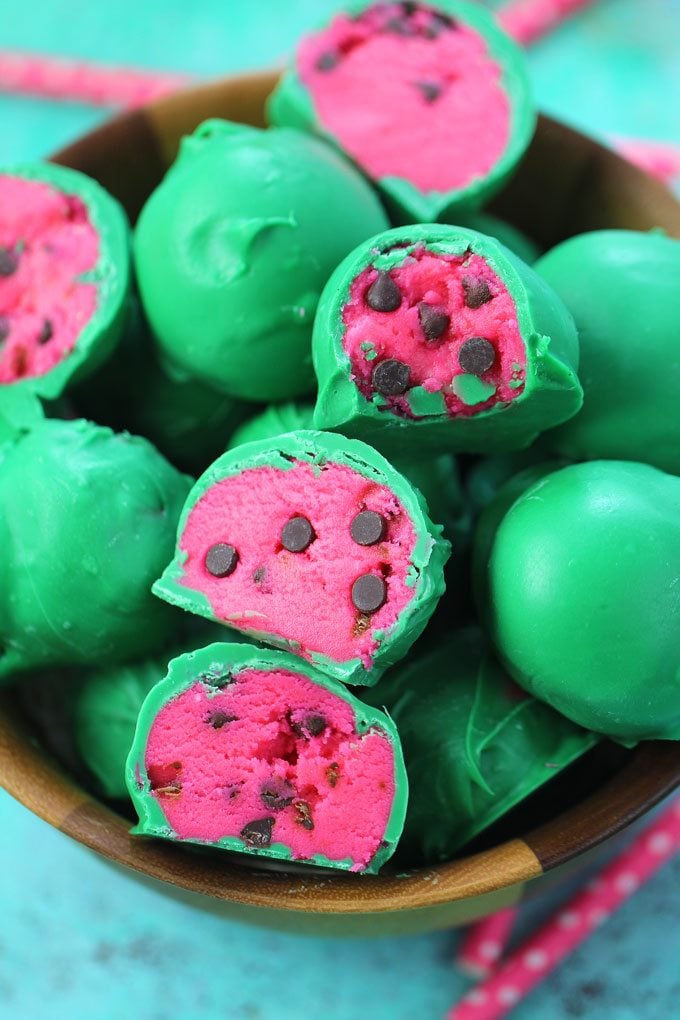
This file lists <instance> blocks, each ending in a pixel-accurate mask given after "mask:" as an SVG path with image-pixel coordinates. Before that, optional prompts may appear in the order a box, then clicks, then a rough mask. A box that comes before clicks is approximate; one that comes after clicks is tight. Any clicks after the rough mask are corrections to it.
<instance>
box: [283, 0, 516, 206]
mask: <svg viewBox="0 0 680 1020" xmlns="http://www.w3.org/2000/svg"><path fill="white" fill-rule="evenodd" d="M298 69H299V74H300V78H301V80H302V82H303V83H304V85H305V86H306V88H307V89H308V91H309V93H310V95H311V97H312V101H313V104H314V107H315V110H316V114H317V116H318V119H319V121H320V123H321V124H322V125H323V128H324V130H325V131H327V132H328V133H329V134H331V135H333V136H334V137H335V138H336V139H337V140H338V142H339V143H340V144H341V145H342V147H343V148H344V149H345V151H346V152H348V153H349V154H350V155H351V156H352V157H353V158H354V159H355V160H356V162H357V163H358V164H359V165H360V166H361V167H363V169H364V170H365V171H366V172H367V173H368V174H369V175H370V176H371V177H373V178H376V179H380V178H382V177H401V178H404V179H406V180H408V181H411V182H412V183H413V184H414V185H415V186H416V187H417V188H419V189H420V190H421V191H424V192H428V191H438V192H447V191H451V190H453V189H456V188H463V187H465V186H466V185H468V184H470V183H471V182H472V181H474V180H475V179H476V178H479V177H483V176H485V175H486V174H488V172H489V171H490V170H491V169H492V167H493V166H494V164H495V163H497V162H498V160H499V159H500V157H501V156H502V155H503V153H504V151H505V149H506V148H507V145H508V140H509V137H510V103H509V101H508V97H507V95H506V93H505V91H504V89H503V87H502V85H501V68H500V66H499V65H498V64H497V63H496V62H495V61H494V60H492V59H491V57H490V55H489V52H488V49H487V45H486V42H485V40H484V38H483V37H482V36H481V35H479V34H478V33H477V32H475V31H474V30H473V29H471V28H469V27H467V26H466V25H464V24H462V23H461V22H454V19H452V18H448V17H447V16H446V15H445V14H443V13H439V12H436V11H434V10H433V9H432V8H429V7H427V6H426V5H424V4H399V3H394V4H391V3H387V4H376V5H375V6H373V7H370V8H369V9H368V10H366V11H364V12H363V13H362V14H360V15H359V16H358V17H356V18H351V17H350V16H349V15H347V14H338V15H337V17H335V18H334V19H333V21H332V22H331V24H330V26H329V27H328V28H327V29H325V30H324V31H323V32H319V33H318V34H316V35H312V36H308V37H307V38H306V39H305V40H303V42H302V43H301V45H300V49H299V53H298Z"/></svg>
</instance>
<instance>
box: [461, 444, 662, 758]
mask: <svg viewBox="0 0 680 1020" xmlns="http://www.w3.org/2000/svg"><path fill="white" fill-rule="evenodd" d="M529 470H530V471H531V470H537V469H529ZM519 478H520V479H521V476H519ZM510 485H511V486H512V485H517V486H518V488H520V489H521V490H522V489H523V491H521V494H520V495H519V496H518V497H517V498H516V499H515V500H514V501H513V500H512V498H511V496H509V495H508V491H507V487H506V490H502V491H501V493H500V494H499V496H498V497H497V501H496V503H492V504H491V505H490V506H489V507H488V508H487V510H486V512H485V514H484V515H483V516H482V518H481V521H480V525H479V528H478V535H477V537H476V542H477V546H478V548H477V555H476V558H475V559H476V566H475V570H476V575H477V576H476V581H477V590H478V593H479V600H480V610H481V612H482V615H483V618H484V619H485V621H486V624H487V627H488V631H489V633H490V635H491V637H492V638H493V641H494V643H495V645H496V647H497V649H498V651H499V653H500V655H501V657H502V659H503V661H504V662H505V663H506V665H507V667H508V669H509V671H510V672H511V674H512V675H513V677H514V678H515V679H516V680H517V682H518V683H520V684H521V685H522V686H523V687H525V688H526V689H527V690H528V691H530V692H531V693H532V694H534V695H535V696H536V697H537V698H541V699H542V700H543V701H547V702H548V703H549V704H550V705H552V706H553V707H554V708H556V709H558V711H560V712H562V713H564V715H566V716H568V717H569V718H570V719H573V720H574V722H576V723H579V724H580V725H582V726H587V727H588V728H589V729H592V730H595V731H596V732H598V733H603V734H605V735H607V736H610V737H613V738H614V739H616V740H618V741H620V742H621V743H624V744H631V743H635V742H636V741H638V740H646V739H680V597H679V594H680V478H675V477H673V476H672V475H667V474H664V473H663V472H661V471H658V470H656V469H655V468H652V467H648V466H647V465H645V464H634V463H629V462H626V461H591V462H589V463H585V464H575V465H571V466H570V467H565V468H562V469H561V470H559V471H555V472H553V473H551V474H548V475H547V476H544V477H543V478H539V479H538V480H537V481H533V484H530V485H529V486H528V487H526V486H525V485H523V484H518V480H517V479H515V480H513V482H511V483H510ZM499 503H500V504H501V506H500V509H499V505H498V504H499ZM508 504H509V508H508ZM504 510H505V512H503V511H504Z"/></svg>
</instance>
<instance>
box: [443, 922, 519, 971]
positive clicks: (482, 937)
mask: <svg viewBox="0 0 680 1020" xmlns="http://www.w3.org/2000/svg"><path fill="white" fill-rule="evenodd" d="M516 917H517V907H506V908H505V910H499V911H498V912H497V913H495V914H491V915H490V916H489V917H483V918H482V919H481V921H477V922H476V923H475V924H472V925H470V927H469V928H468V929H467V931H466V932H465V935H464V937H463V941H462V943H461V946H460V949H459V951H458V955H457V956H456V966H457V967H458V969H459V970H462V971H463V973H464V974H467V975H468V976H469V977H472V978H476V979H477V980H479V979H480V978H485V977H488V975H489V974H491V972H492V971H493V970H494V969H495V967H496V964H497V963H498V961H499V960H500V958H501V956H502V955H503V953H504V952H505V947H506V946H507V944H508V941H509V939H510V934H511V932H512V928H513V925H514V923H515V918H516Z"/></svg>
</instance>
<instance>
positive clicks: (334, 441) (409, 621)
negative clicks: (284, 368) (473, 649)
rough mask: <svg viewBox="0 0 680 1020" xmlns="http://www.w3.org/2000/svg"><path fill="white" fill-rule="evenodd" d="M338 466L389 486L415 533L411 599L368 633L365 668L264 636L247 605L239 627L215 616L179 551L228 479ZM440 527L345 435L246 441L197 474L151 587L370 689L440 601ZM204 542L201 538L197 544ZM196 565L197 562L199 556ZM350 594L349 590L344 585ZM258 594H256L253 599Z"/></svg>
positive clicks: (443, 553) (444, 546) (403, 483)
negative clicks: (172, 548) (169, 555)
mask: <svg viewBox="0 0 680 1020" xmlns="http://www.w3.org/2000/svg"><path fill="white" fill-rule="evenodd" d="M327 463H328V464H338V465H341V466H343V467H348V468H350V469H351V470H352V471H354V472H357V473H358V474H360V475H364V476H365V477H366V478H367V479H368V480H369V481H370V483H371V484H372V485H377V486H385V487H387V488H389V489H390V490H391V491H392V492H393V493H394V495H395V496H396V497H397V499H398V500H399V502H400V504H401V506H402V507H404V509H405V510H406V513H407V514H408V517H409V519H410V522H411V525H412V527H413V531H414V533H415V544H414V546H413V549H412V551H411V554H410V563H409V567H408V574H407V576H406V578H405V581H406V586H407V587H409V588H412V589H413V596H412V597H411V599H410V600H409V602H408V603H407V604H406V606H405V607H404V608H403V609H402V611H401V612H400V613H399V616H398V618H397V620H396V621H395V622H394V623H393V624H392V625H391V626H389V627H387V628H385V629H384V630H373V631H372V633H373V636H374V638H375V640H376V642H377V647H376V648H375V650H374V651H373V653H372V655H371V659H370V663H368V664H367V663H366V662H364V661H363V660H362V659H360V658H358V657H356V658H351V659H348V660H343V661H338V660H335V659H332V658H330V657H328V656H327V655H324V654H321V653H320V652H317V651H311V652H306V650H305V649H303V648H301V647H300V645H299V642H297V641H294V640H288V639H287V638H285V637H284V636H283V635H280V634H277V633H275V632H274V633H269V632H264V631H261V630H258V629H257V626H256V621H257V618H258V616H261V615H262V614H261V613H258V612H254V611H252V610H251V608H249V607H248V606H246V605H243V606H241V607H239V613H238V616H239V617H240V618H241V619H240V620H239V622H238V623H236V621H235V620H234V621H233V622H231V620H229V621H228V620H226V619H222V618H220V617H218V616H217V615H216V614H215V611H214V610H213V607H212V605H211V604H210V601H209V599H208V597H207V595H206V594H205V592H203V591H202V590H199V589H198V588H194V587H190V586H189V585H188V583H187V576H186V570H185V564H187V560H188V558H189V556H188V552H187V551H186V550H185V549H183V548H182V542H183V537H184V532H185V529H186V528H187V524H188V522H189V518H190V515H191V514H192V511H193V510H194V508H196V506H197V504H199V503H200V501H201V499H202V497H204V496H205V495H206V493H207V492H208V491H209V490H211V489H212V488H213V486H216V485H217V484H218V483H220V482H222V481H224V480H225V479H227V478H231V477H235V476H238V475H240V474H241V473H242V472H244V471H248V470H251V469H253V468H265V467H269V468H274V469H275V470H276V471H283V472H286V471H289V470H291V469H292V468H294V467H296V466H297V465H312V466H313V467H314V468H315V469H316V470H317V471H320V470H322V468H323V465H324V464H327ZM324 502H325V509H326V511H327V513H328V514H329V515H332V513H333V506H332V503H331V500H330V498H329V497H327V496H326V497H325V498H324ZM261 517H262V519H261V520H259V521H258V527H259V528H260V529H261V531H262V542H263V549H267V550H269V549H274V548H275V547H276V541H278V535H277V536H271V537H270V536H269V535H268V534H267V531H268V529H269V528H270V527H271V524H270V522H269V521H268V520H267V518H266V515H265V516H262V514H261ZM250 521H251V519H250V517H249V515H248V514H245V515H244V530H246V531H247V530H249V528H250V527H251V523H250ZM441 531H442V528H441V525H438V524H434V523H433V522H432V520H431V519H430V517H429V515H428V509H427V506H426V504H425V501H424V499H423V497H422V496H421V494H420V492H419V491H418V490H417V489H415V488H414V487H413V486H412V485H411V483H410V482H409V481H408V479H407V478H405V477H404V476H403V475H401V474H400V473H399V472H397V471H396V470H395V469H394V468H393V467H392V465H391V464H389V463H388V461H387V460H385V458H384V457H382V456H381V455H380V454H379V453H377V452H376V451H375V450H373V449H372V448H371V447H370V446H367V445H366V444H365V443H360V442H358V441H357V440H352V439H345V437H344V436H339V435H334V434H332V433H323V432H315V431H311V430H310V431H306V430H300V431H296V432H289V433H285V434H284V435H281V436H278V437H275V438H273V439H264V440H262V441H260V442H253V443H246V444H245V445H243V446H239V447H236V448H235V449H233V450H229V451H228V452H227V453H225V454H224V455H223V456H222V457H220V458H219V459H218V460H216V461H215V463H214V464H212V465H211V467H210V468H208V470H207V471H206V472H205V473H204V474H203V475H201V477H200V478H199V479H198V481H197V482H196V484H195V485H194V487H193V489H192V490H191V492H190V493H189V496H188V498H187V501H186V503H185V506H184V510H183V511H182V515H181V518H180V521H179V525H178V527H177V551H176V553H175V558H174V559H173V560H172V562H171V563H170V564H169V565H168V566H167V567H166V569H165V571H164V572H163V576H162V577H161V578H159V580H158V581H156V583H155V584H154V586H153V591H154V593H155V594H156V595H158V596H159V597H160V598H162V599H165V600H166V601H167V602H170V603H171V604H173V605H176V606H179V607H180V608H181V609H185V610H187V611H188V612H191V613H195V614H197V615H199V616H204V617H206V618H207V619H209V620H214V621H215V622H216V623H223V624H225V625H226V626H232V627H234V628H236V629H238V630H239V631H241V632H242V633H244V634H246V635H248V636H250V637H252V638H255V639H256V640H258V641H262V642H263V643H264V644H273V645H275V646H277V647H283V648H285V649H289V650H291V651H295V652H300V653H301V654H306V655H307V657H308V658H309V659H311V661H312V663H313V664H314V665H315V666H317V667H318V668H319V669H320V670H322V671H323V672H324V673H327V674H328V675H330V676H333V677H336V678H338V679H340V680H343V681H344V682H345V683H351V684H374V683H375V682H376V681H377V680H378V679H379V677H380V675H381V674H382V673H383V672H384V670H385V669H387V668H388V666H390V665H391V664H393V663H395V662H398V661H399V660H400V659H401V658H403V656H404V655H405V654H406V652H407V651H408V649H409V648H410V647H411V645H412V644H413V642H414V641H415V640H416V638H417V637H418V636H419V635H420V634H421V633H422V631H423V630H424V628H425V627H426V625H427V622H428V620H429V619H430V616H431V615H432V613H433V612H434V609H435V607H436V605H437V602H438V601H439V599H440V598H441V596H442V595H443V593H444V589H445V585H444V578H443V569H444V564H445V563H446V561H447V560H448V558H449V555H450V552H451V546H450V544H449V542H448V541H446V540H445V539H444V538H442V537H441ZM229 538H230V541H232V542H235V543H236V545H237V546H238V542H239V536H238V535H233V536H232V535H230V536H229ZM208 539H209V536H208V535H203V536H202V541H203V542H204V543H205V542H206V541H208ZM218 539H219V540H223V536H222V535H215V539H214V541H217V540H218ZM193 560H194V561H195V562H197V557H196V553H195V552H194V553H193ZM343 566H344V567H346V570H347V574H348V578H349V577H351V574H352V564H351V563H347V564H343ZM301 582H302V583H306V584H308V585H309V590H310V592H312V593H313V592H314V591H315V590H317V587H318V586H319V585H321V586H323V577H322V576H320V575H319V573H318V571H316V572H315V573H313V574H310V575H309V576H308V577H306V578H305V576H304V575H303V576H302V578H301ZM348 590H349V584H348ZM255 597H256V596H255V595H254V596H253V598H255ZM250 617H252V618H253V619H254V621H255V623H254V625H253V626H252V627H248V626H245V624H244V622H243V621H244V620H245V619H248V618H250Z"/></svg>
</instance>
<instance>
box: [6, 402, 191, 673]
mask: <svg viewBox="0 0 680 1020" xmlns="http://www.w3.org/2000/svg"><path fill="white" fill-rule="evenodd" d="M189 486H190V480H189V479H188V478H186V477H185V476H184V475H181V474H179V472H178V471H176V470H175V469H174V468H173V467H172V466H171V465H170V464H169V463H168V462H167V461H166V460H164V459H163V457H161V455H160V454H159V453H158V452H157V451H156V450H155V449H154V448H153V446H151V444H150V443H147V442H146V440H143V439H139V438H136V437H134V436H129V435H126V434H123V435H116V434H115V433H113V432H111V430H110V429H107V428H102V427H100V426H97V425H93V424H91V423H90V422H86V421H59V420H57V419H52V420H46V421H43V422H40V423H39V424H36V426H35V427H34V428H33V429H32V430H31V431H30V432H28V433H25V434H20V435H18V436H16V437H15V438H14V439H13V440H9V441H7V442H6V443H5V444H4V445H3V446H2V447H0V506H2V514H1V515H0V684H2V683H3V682H5V681H7V680H11V679H13V678H14V674H15V673H17V672H19V671H21V670H26V669H30V668H33V667H40V666H49V665H74V666H75V665H96V666H99V665H101V664H102V663H104V662H122V661H124V660H126V659H129V658H132V657H134V656H138V655H139V656H141V655H145V654H148V653H153V652H154V651H156V650H157V649H159V648H160V647H162V646H163V645H164V644H166V643H167V641H168V640H169V638H170V636H171V635H172V633H173V632H174V630H175V629H176V626H177V615H176V614H174V613H173V612H172V610H170V609H169V608H168V606H165V605H163V603H162V602H159V601H158V599H155V598H154V597H153V595H152V594H151V584H152V581H153V580H154V578H155V577H157V576H158V572H159V570H161V569H162V566H163V564H165V563H167V560H168V557H169V556H170V555H172V548H173V539H174V534H175V529H176V527H177V520H178V518H179V514H180V511H181V508H182V504H183V502H184V500H185V498H186V495H187V492H188V490H189Z"/></svg>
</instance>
